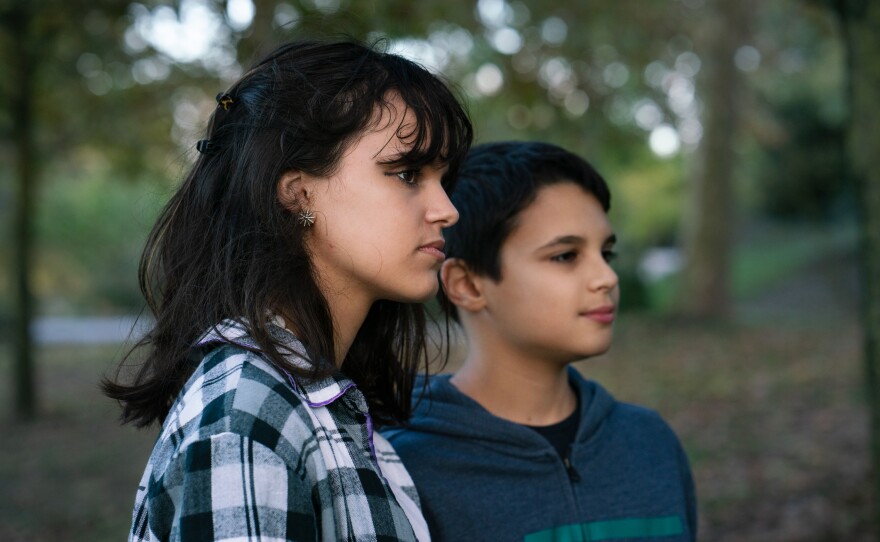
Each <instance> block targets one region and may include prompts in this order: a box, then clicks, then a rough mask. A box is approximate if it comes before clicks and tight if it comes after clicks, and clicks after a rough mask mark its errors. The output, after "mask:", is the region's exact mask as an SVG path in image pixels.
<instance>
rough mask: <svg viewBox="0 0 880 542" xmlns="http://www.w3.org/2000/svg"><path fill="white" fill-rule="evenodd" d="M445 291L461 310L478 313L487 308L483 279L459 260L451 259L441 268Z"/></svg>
mask: <svg viewBox="0 0 880 542" xmlns="http://www.w3.org/2000/svg"><path fill="white" fill-rule="evenodd" d="M440 280H441V281H443V291H444V292H446V297H448V298H449V301H451V302H452V303H453V304H454V305H455V306H456V307H458V308H459V310H465V311H468V312H478V311H480V310H482V309H483V308H484V307H485V306H486V298H485V297H484V296H483V288H482V280H483V279H482V277H480V276H478V275H476V274H475V273H474V272H473V271H471V269H470V268H469V267H468V266H467V264H466V263H465V262H464V261H463V260H460V259H458V258H449V259H448V260H446V261H445V262H443V266H442V267H441V268H440Z"/></svg>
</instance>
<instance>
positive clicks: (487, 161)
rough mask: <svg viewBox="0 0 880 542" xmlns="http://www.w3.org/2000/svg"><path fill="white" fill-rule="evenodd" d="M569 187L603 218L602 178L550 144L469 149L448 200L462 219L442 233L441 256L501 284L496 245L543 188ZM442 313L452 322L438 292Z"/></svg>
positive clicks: (451, 310) (607, 198)
mask: <svg viewBox="0 0 880 542" xmlns="http://www.w3.org/2000/svg"><path fill="white" fill-rule="evenodd" d="M560 182H571V183H574V184H576V185H578V186H580V187H581V188H583V189H584V190H585V191H586V192H588V193H590V194H592V195H593V196H595V197H596V199H597V200H599V203H600V204H601V205H602V208H603V209H604V210H605V212H606V213H607V212H608V210H609V209H610V208H611V193H610V192H609V190H608V185H607V184H606V183H605V179H603V178H602V176H601V175H599V173H597V172H596V170H595V169H593V167H592V166H591V165H590V164H589V163H588V162H587V161H586V160H584V159H583V158H581V157H580V156H578V155H576V154H574V153H571V152H569V151H566V150H565V149H563V148H561V147H557V146H556V145H552V144H550V143H540V142H526V141H504V142H497V143H485V144H483V145H477V146H476V147H473V148H472V149H471V150H470V152H469V153H468V155H467V156H466V157H465V159H464V162H462V165H461V168H460V170H459V177H458V181H457V183H456V187H455V191H454V192H453V194H452V196H451V199H452V203H453V205H455V207H456V208H457V209H458V211H459V213H460V215H461V217H460V218H459V220H458V222H457V223H456V224H455V225H453V226H452V227H451V228H448V229H446V230H444V237H445V239H446V256H447V257H449V258H459V259H461V260H463V261H464V262H465V263H466V264H467V265H468V267H469V268H470V269H471V270H472V271H474V272H475V273H477V274H479V275H483V276H488V277H489V278H491V279H493V280H496V281H497V280H500V279H501V262H500V260H499V254H500V252H501V246H502V245H503V244H504V241H505V240H506V239H507V237H508V235H510V232H511V231H513V228H514V227H515V226H516V217H517V216H518V215H519V213H520V212H521V211H522V210H523V209H525V208H526V207H528V206H529V205H530V204H531V203H532V202H533V201H534V200H535V198H536V197H537V194H538V190H540V189H541V188H542V187H544V186H548V185H551V184H556V183H560ZM438 297H439V300H440V304H441V306H442V307H443V308H444V309H445V310H446V312H447V314H451V315H452V316H453V317H457V314H456V310H455V306H454V305H452V303H450V302H449V301H448V299H447V298H446V296H445V294H444V292H443V289H442V288H441V289H440V292H439V294H438Z"/></svg>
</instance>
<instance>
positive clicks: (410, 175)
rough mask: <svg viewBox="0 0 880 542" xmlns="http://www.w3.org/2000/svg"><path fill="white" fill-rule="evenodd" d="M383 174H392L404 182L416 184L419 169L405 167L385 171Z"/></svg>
mask: <svg viewBox="0 0 880 542" xmlns="http://www.w3.org/2000/svg"><path fill="white" fill-rule="evenodd" d="M385 175H388V176H389V177H390V176H394V177H397V178H398V179H400V180H401V181H402V182H403V183H404V184H409V185H413V184H416V183H417V182H418V180H419V170H418V169H405V170H403V171H394V172H391V173H386V174H385Z"/></svg>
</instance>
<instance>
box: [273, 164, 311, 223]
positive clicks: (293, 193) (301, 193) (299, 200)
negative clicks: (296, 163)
mask: <svg viewBox="0 0 880 542" xmlns="http://www.w3.org/2000/svg"><path fill="white" fill-rule="evenodd" d="M275 190H276V197H277V198H278V201H279V202H281V205H283V206H284V208H285V209H287V210H288V211H290V212H293V213H295V212H298V211H299V210H301V209H302V208H303V206H304V205H305V204H306V203H307V202H308V199H309V197H308V192H307V190H306V183H305V180H304V177H303V174H302V172H301V171H299V170H296V169H291V170H289V171H285V172H284V173H282V174H281V177H279V178H278V183H277V184H276V185H275Z"/></svg>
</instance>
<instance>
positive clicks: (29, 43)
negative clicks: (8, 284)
mask: <svg viewBox="0 0 880 542" xmlns="http://www.w3.org/2000/svg"><path fill="white" fill-rule="evenodd" d="M28 5H29V3H28V2H16V3H15V8H13V9H14V13H13V15H12V17H11V18H10V21H11V23H12V24H11V28H10V30H11V31H12V33H13V36H14V39H15V43H16V44H17V45H18V49H19V50H18V51H17V54H16V55H14V57H13V59H14V66H12V74H13V75H12V79H13V81H15V84H16V88H15V95H14V101H13V103H12V115H13V119H12V120H13V129H12V130H13V140H14V145H15V168H16V171H15V175H16V185H17V197H16V202H15V219H14V226H13V228H14V230H13V235H14V239H13V245H14V248H13V257H12V262H13V266H14V270H13V273H12V276H13V281H14V284H13V292H14V293H13V295H14V296H15V325H14V330H13V343H14V356H15V359H14V363H13V370H14V379H13V382H14V387H15V390H14V397H15V399H14V400H15V405H14V408H15V413H16V416H17V417H18V418H19V419H30V418H33V416H34V414H35V412H36V403H37V400H36V386H35V383H34V367H33V341H32V338H31V332H30V324H31V318H32V316H33V295H32V293H31V284H30V270H31V261H32V258H31V253H32V247H33V218H34V192H35V190H34V189H35V186H34V185H35V182H36V177H37V172H36V163H35V161H34V133H33V96H34V90H35V89H34V71H35V55H34V51H33V46H34V44H33V40H32V39H31V36H30V26H31V14H30V11H29V10H30V8H29V7H28Z"/></svg>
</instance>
